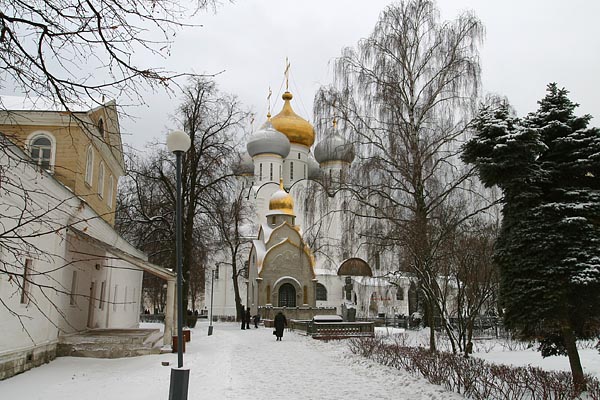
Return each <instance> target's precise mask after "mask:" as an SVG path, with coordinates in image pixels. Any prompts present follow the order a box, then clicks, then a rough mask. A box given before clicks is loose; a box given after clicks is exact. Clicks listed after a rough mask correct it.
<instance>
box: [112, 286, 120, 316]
mask: <svg viewBox="0 0 600 400" xmlns="http://www.w3.org/2000/svg"><path fill="white" fill-rule="evenodd" d="M118 288H119V286H118V285H115V291H114V293H113V311H117V289H118Z"/></svg>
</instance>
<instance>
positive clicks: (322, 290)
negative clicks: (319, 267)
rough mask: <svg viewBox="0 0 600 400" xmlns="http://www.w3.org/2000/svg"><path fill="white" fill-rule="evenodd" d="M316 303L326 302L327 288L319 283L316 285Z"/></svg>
mask: <svg viewBox="0 0 600 400" xmlns="http://www.w3.org/2000/svg"><path fill="white" fill-rule="evenodd" d="M317 301H327V288H326V287H325V285H323V284H321V283H317Z"/></svg>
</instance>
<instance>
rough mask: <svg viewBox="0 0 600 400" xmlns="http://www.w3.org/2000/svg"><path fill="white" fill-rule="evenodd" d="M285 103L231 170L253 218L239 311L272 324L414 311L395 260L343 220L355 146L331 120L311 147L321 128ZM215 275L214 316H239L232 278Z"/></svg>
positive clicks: (412, 292) (410, 287)
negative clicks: (278, 318)
mask: <svg viewBox="0 0 600 400" xmlns="http://www.w3.org/2000/svg"><path fill="white" fill-rule="evenodd" d="M282 99H283V107H282V109H281V111H280V112H279V113H278V114H277V115H275V116H271V115H270V113H269V114H267V120H266V121H265V122H264V124H262V126H260V128H259V129H257V130H255V131H254V132H253V133H252V135H250V136H249V138H248V139H247V144H246V148H247V155H244V157H242V159H241V161H240V163H239V165H237V166H236V171H235V172H236V175H238V176H239V180H240V182H239V183H240V190H245V191H246V192H247V193H248V195H247V201H249V202H250V203H251V204H250V205H251V208H253V209H254V211H255V214H254V220H253V226H252V227H250V231H251V232H252V234H251V236H252V237H253V240H252V247H251V249H250V252H249V255H248V259H247V264H246V265H247V274H246V276H245V277H244V278H243V279H240V281H239V282H240V289H241V293H242V294H241V297H242V303H243V304H244V305H247V306H248V307H250V309H251V312H252V314H253V315H254V314H259V315H261V316H262V317H267V318H269V317H270V316H271V315H272V313H273V311H276V310H279V309H282V308H285V312H286V315H288V316H289V317H291V318H297V319H309V318H311V317H312V316H314V315H318V314H338V315H343V316H344V317H347V316H348V312H349V310H351V311H350V313H351V314H352V316H356V317H359V318H361V317H362V318H364V317H368V318H373V317H378V316H379V317H381V316H383V315H385V316H387V317H392V316H394V315H409V314H410V313H412V312H414V311H416V288H415V285H414V283H412V280H411V279H410V278H409V277H408V276H403V275H399V274H398V273H397V271H398V261H397V259H396V258H397V256H394V254H391V252H390V253H386V252H385V250H381V249H379V248H377V246H374V245H373V244H372V243H368V240H366V239H364V238H362V239H361V237H360V236H361V235H360V234H359V232H360V231H362V230H364V229H365V221H363V220H360V221H359V220H358V219H357V218H355V216H354V215H353V214H352V213H349V212H347V209H348V205H349V202H351V201H352V199H351V196H350V193H348V192H347V191H344V190H341V189H342V188H343V183H344V181H345V180H346V179H348V177H349V172H350V170H351V168H352V162H353V161H354V158H355V149H354V146H353V144H352V143H351V142H350V141H348V140H347V139H345V137H344V135H343V132H339V131H338V129H337V126H336V123H335V121H332V123H331V127H330V129H329V130H327V131H326V132H322V133H321V134H320V135H319V138H320V140H319V141H318V142H317V143H316V144H315V142H316V140H315V139H316V136H317V135H316V133H315V129H314V128H313V126H312V125H311V124H310V123H309V122H308V121H307V120H305V119H304V118H302V117H301V116H299V115H298V114H296V113H295V112H294V110H293V108H292V100H293V95H292V93H290V92H289V91H288V90H286V91H285V92H284V93H283V95H282ZM217 272H218V273H217V274H216V277H217V279H216V280H215V281H214V285H213V286H214V293H213V294H214V296H213V301H214V304H213V306H214V307H213V308H214V309H213V314H214V315H215V316H226V315H230V316H233V315H235V304H234V296H233V291H232V288H231V286H232V285H231V276H230V275H229V274H230V273H231V272H230V271H227V269H226V268H221V271H217ZM207 284H208V285H210V282H207ZM209 287H210V286H209ZM207 293H210V289H209V290H207ZM207 304H208V302H207Z"/></svg>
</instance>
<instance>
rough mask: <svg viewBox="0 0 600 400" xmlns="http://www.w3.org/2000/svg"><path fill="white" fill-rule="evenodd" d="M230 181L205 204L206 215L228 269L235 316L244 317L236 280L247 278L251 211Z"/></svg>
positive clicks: (242, 192)
mask: <svg viewBox="0 0 600 400" xmlns="http://www.w3.org/2000/svg"><path fill="white" fill-rule="evenodd" d="M232 186H234V182H231V181H230V184H229V185H228V186H227V187H226V188H225V190H223V191H221V192H219V193H214V197H213V198H212V201H211V202H210V203H208V204H207V205H208V206H209V207H210V208H209V209H206V215H207V216H208V220H209V221H210V222H209V223H210V226H211V228H212V230H213V231H214V233H215V238H216V242H215V245H216V247H217V249H215V250H216V251H219V252H224V253H225V261H221V262H220V264H225V265H227V266H229V268H230V269H231V281H232V282H231V283H232V287H233V292H234V296H235V306H236V317H237V319H238V320H240V319H242V318H243V317H244V310H243V304H242V298H241V296H240V287H239V279H240V278H246V277H247V276H248V265H247V257H248V250H249V247H250V243H251V240H250V237H251V232H250V229H251V220H250V215H251V213H252V210H251V209H250V207H249V204H248V201H247V200H246V199H245V197H244V196H245V194H246V190H243V188H242V189H241V190H236V188H235V187H232Z"/></svg>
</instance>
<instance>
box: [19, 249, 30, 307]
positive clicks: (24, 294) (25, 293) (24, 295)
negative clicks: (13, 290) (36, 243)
mask: <svg viewBox="0 0 600 400" xmlns="http://www.w3.org/2000/svg"><path fill="white" fill-rule="evenodd" d="M32 265H33V259H32V258H25V262H23V275H21V276H22V278H23V283H22V284H21V299H20V301H19V302H20V304H23V305H28V304H29V298H30V296H31V270H32Z"/></svg>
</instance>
